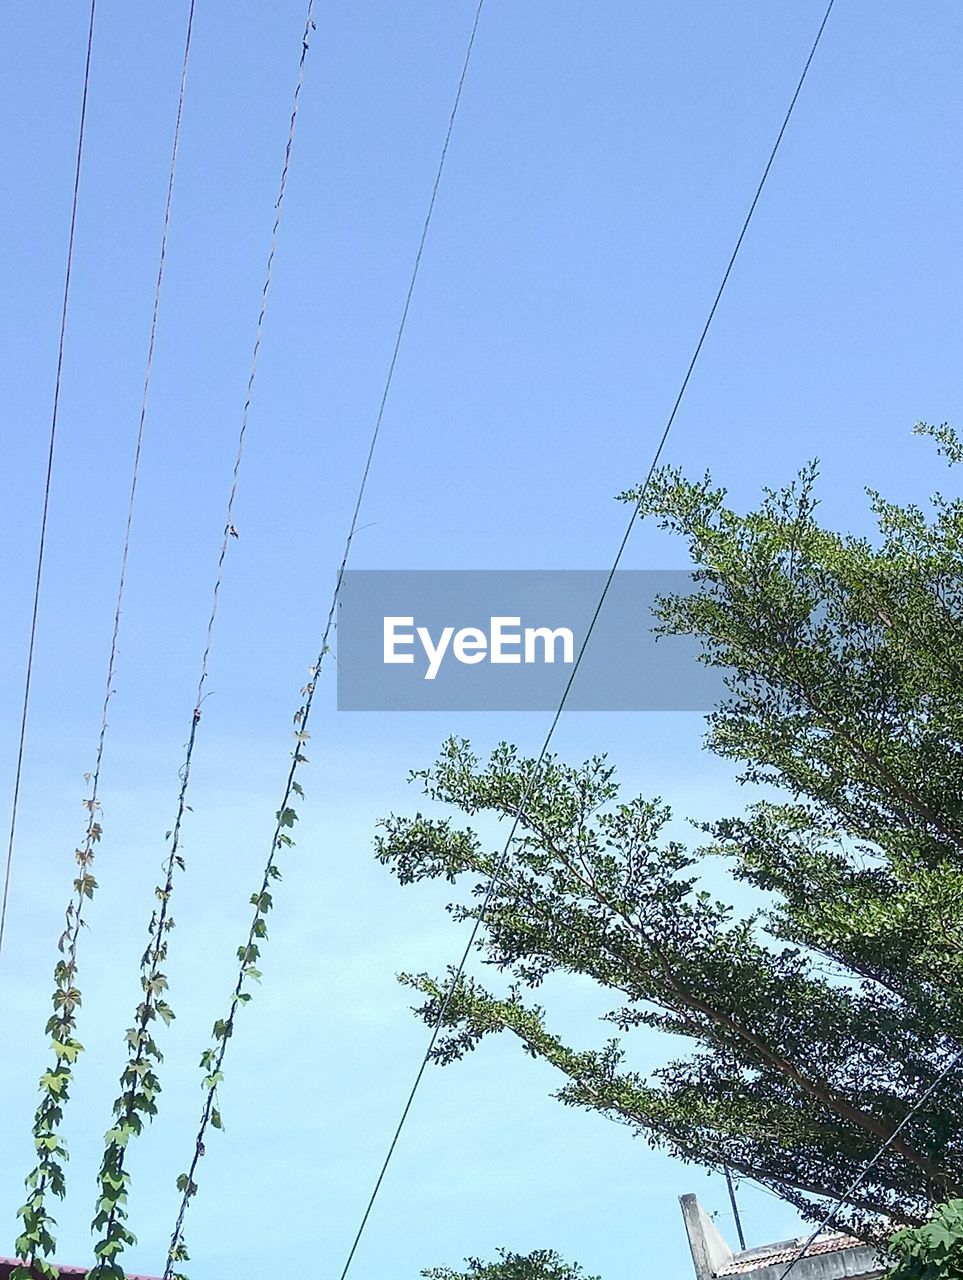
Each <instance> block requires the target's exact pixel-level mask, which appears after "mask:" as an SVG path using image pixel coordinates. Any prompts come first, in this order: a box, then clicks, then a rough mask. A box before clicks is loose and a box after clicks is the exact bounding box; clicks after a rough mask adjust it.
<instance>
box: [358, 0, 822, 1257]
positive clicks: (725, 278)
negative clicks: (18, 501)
mask: <svg viewBox="0 0 963 1280" xmlns="http://www.w3.org/2000/svg"><path fill="white" fill-rule="evenodd" d="M835 3H836V0H829V4H828V5H827V7H826V11H825V13H824V14H823V18H822V21H821V22H820V24H819V29H818V30H817V32H816V37H815V39H814V41H813V43H812V47H811V48H810V50H809V55H808V57H807V58H806V61H805V63H804V65H803V69H802V73H801V74H800V76H799V80H798V82H797V84H796V88H795V91H794V93H793V95H792V98H791V99H790V102H789V106H788V108H787V110H786V114H785V116H784V118H783V121H782V125H781V126H780V129H779V132H778V134H777V135H776V140H775V142H774V143H773V146H772V150H771V151H770V153H769V158H768V160H767V161H766V165H765V168H764V169H763V172H762V177H761V178H760V179H759V184H758V186H757V187H756V191H755V194H754V196H753V198H752V201H751V203H750V205H749V211H748V213H747V214H746V217H745V221H744V222H743V224H742V228H741V230H740V231H739V235H738V236H737V238H736V242H735V246H734V248H733V250H732V253H731V254H730V257H729V261H728V263H727V264H726V268H725V271H724V272H723V275H722V280H721V283H720V284H719V287H718V289H717V291H716V294H715V297H714V298H713V301H712V305H711V307H710V308H709V313H708V316H707V317H706V321H705V324H704V325H703V327H702V331H701V333H700V334H699V340H698V342H697V343H696V345H695V350H694V351H693V353H692V358H691V359H690V361H689V364H688V367H687V368H686V371H685V375H684V377H683V379H682V383H681V385H680V387H679V391H678V393H677V395H676V397H675V400H674V402H673V404H672V408H671V410H670V412H669V416H668V419H667V421H666V424H665V427H664V429H663V431H662V435H661V437H660V439H659V442H658V445H657V447H656V450H655V453H654V455H653V458H652V462H651V465H650V466H649V470H648V472H647V474H646V477H645V481H644V482H643V484H642V487H641V489H640V490H639V496H638V498H637V499H636V502H635V505H634V507H633V508H632V514H631V516H630V517H629V521H628V524H627V526H626V529H625V533H624V534H623V535H622V540H621V542H620V543H619V547H618V550H617V551H616V554H615V559H614V560H613V562H612V567H611V569H610V570H609V572H608V574H607V576H606V579H605V582H604V584H603V587H602V591H601V593H600V595H599V599H598V602H597V604H596V606H595V609H594V611H593V613H592V616H591V619H590V620H589V625H588V628H587V630H586V632H585V636H584V637H583V639H582V643H581V645H580V647H579V650H578V653H577V654H576V656H575V662H574V663H573V665H572V670H571V671H570V673H569V676H568V679H567V680H566V682H565V687H564V689H563V691H562V696H561V699H560V700H559V704H558V708H557V709H556V711H555V714H554V716H553V717H552V721H551V723H550V725H549V728H548V732H547V733H546V735H545V739H544V741H543V743H542V747H541V750H540V751H539V754H538V757H537V759H536V760H535V763H534V765H533V767H532V770H531V772H530V774H529V777H528V781H527V783H526V785H525V790H524V792H523V794H522V798H521V800H520V801H519V804H518V807H517V809H516V811H515V816H514V819H513V821H512V826H511V830H510V831H509V833H508V838H507V840H506V841H505V846H504V848H503V849H502V852H501V854H500V855H499V858H498V862H497V863H496V865H495V868H494V870H493V871H492V875H491V879H490V881H489V884H488V889H487V890H486V893H485V897H484V898H483V900H482V905H481V908H480V910H479V912H478V915H477V916H476V918H475V923H474V925H473V926H472V929H471V932H470V934H469V936H468V941H467V942H466V943H465V947H464V950H463V951H462V954H461V958H460V959H459V961H458V965H457V967H456V968H455V971H454V973H453V975H452V978H451V982H450V983H449V985H448V988H447V990H446V992H445V995H444V998H443V999H442V1002H441V1005H440V1007H439V1010H438V1016H437V1018H436V1019H435V1023H434V1026H433V1028H432V1032H431V1036H430V1037H429V1040H428V1047H427V1048H426V1050H425V1053H424V1057H423V1058H422V1060H421V1064H420V1065H419V1067H418V1070H417V1072H416V1073H415V1078H414V1082H413V1083H412V1086H411V1089H410V1091H409V1093H408V1097H407V1100H406V1101H405V1104H404V1107H403V1108H402V1112H401V1118H400V1119H399V1121H398V1124H397V1127H396V1128H395V1131H394V1133H393V1135H392V1138H391V1141H390V1142H389V1144H388V1150H387V1153H386V1155H385V1158H384V1161H383V1162H382V1165H381V1168H380V1170H379V1172H378V1175H377V1177H376V1179H375V1183H374V1187H373V1188H372V1191H371V1195H370V1196H369V1199H368V1203H367V1205H366V1207H365V1210H364V1213H363V1214H362V1217H361V1222H360V1225H359V1227H358V1230H357V1232H356V1234H355V1237H354V1240H353V1241H352V1244H351V1248H350V1250H349V1252H348V1256H347V1259H346V1261H345V1264H344V1268H343V1270H342V1272H341V1277H340V1280H346V1277H347V1275H348V1272H349V1270H350V1268H351V1264H352V1261H353V1260H354V1256H355V1254H356V1252H357V1249H358V1245H359V1244H360V1242H361V1238H362V1236H363V1235H364V1231H365V1228H366V1227H367V1224H368V1220H369V1218H370V1216H371V1211H372V1209H373V1208H374V1204H375V1201H376V1200H377V1198H378V1194H379V1192H380V1190H381V1186H382V1183H383V1182H384V1178H385V1174H386V1173H387V1171H388V1166H389V1165H390V1163H391V1159H392V1157H393V1155H394V1153H395V1148H396V1147H397V1145H398V1141H399V1139H400V1137H401V1134H402V1131H403V1130H404V1127H405V1124H406V1123H407V1120H408V1116H409V1114H410V1112H411V1108H412V1105H413V1104H414V1101H415V1097H416V1095H417V1093H418V1089H419V1088H420V1086H421V1081H422V1078H423V1076H424V1074H425V1071H426V1070H427V1068H428V1064H429V1062H430V1061H431V1057H432V1054H433V1052H434V1048H435V1044H436V1042H437V1040H438V1036H439V1034H440V1032H441V1028H442V1025H443V1024H444V1020H445V1015H446V1014H447V1012H448V1008H449V1005H450V1004H451V1001H452V998H453V996H454V993H455V991H456V989H457V987H458V983H459V982H460V981H461V978H462V975H463V974H464V971H465V966H466V965H467V963H468V958H469V956H470V955H471V952H472V948H473V947H474V945H475V940H476V938H477V937H478V933H479V931H480V929H481V927H482V925H483V924H484V922H485V919H486V916H487V913H488V909H489V907H490V906H491V902H492V899H493V897H494V893H495V888H496V886H497V884H498V881H499V879H500V878H501V873H502V870H503V868H504V866H505V863H506V861H507V859H508V855H509V852H510V851H511V847H512V844H513V842H514V839H515V834H516V832H517V831H518V827H519V824H520V823H521V819H522V815H523V813H524V812H525V809H526V806H527V805H528V802H529V800H530V798H531V796H532V793H533V791H534V789H535V784H536V782H537V780H538V777H539V775H540V773H541V769H542V765H543V764H544V762H545V758H546V756H547V755H548V751H549V748H550V746H551V744H552V739H553V738H554V736H555V730H556V729H557V727H558V723H559V721H560V720H561V718H562V713H563V712H564V710H565V706H566V703H567V702H568V697H569V694H570V692H571V690H572V686H573V684H574V683H575V678H576V676H577V675H578V671H579V667H580V666H581V664H582V659H583V657H584V656H585V652H586V649H587V648H588V645H589V642H590V641H591V639H592V634H593V632H594V631H595V626H596V623H597V622H598V619H599V615H600V614H601V612H602V609H603V607H604V605H605V601H606V598H607V597H608V593H609V590H610V588H611V586H612V582H613V580H614V578H615V575H616V572H617V571H618V567H619V565H620V564H621V562H622V557H623V555H624V553H625V549H626V547H627V546H628V542H629V538H630V537H631V534H632V530H633V529H634V528H635V524H636V522H637V520H638V519H639V516H640V513H641V510H642V504H643V502H644V501H645V497H646V494H647V492H648V489H649V486H650V484H651V483H652V478H653V476H654V475H655V471H656V468H657V466H658V465H659V460H660V459H661V457H662V453H663V450H664V449H665V445H666V443H667V441H668V439H669V435H670V433H671V431H672V427H673V425H674V423H675V419H676V416H677V414H678V412H679V406H680V405H681V404H682V400H683V398H684V396H685V393H686V391H687V389H688V386H689V382H690V380H691V378H692V374H693V372H694V370H695V367H696V364H697V363H698V360H699V356H700V355H701V353H702V348H703V346H704V345H705V341H706V338H707V337H708V334H709V330H710V328H711V327H712V322H713V320H714V319H715V315H716V311H717V310H718V308H719V304H720V302H721V301H722V296H723V294H724V293H725V291H726V286H727V285H728V283H729V277H730V276H731V274H732V269H733V267H734V266H735V264H736V259H737V258H738V256H739V252H740V250H741V248H742V244H743V241H744V240H745V238H746V234H747V232H748V230H749V226H750V223H751V222H752V219H753V216H754V214H755V212H756V207H757V205H758V204H759V200H760V198H761V196H762V193H763V189H764V188H765V186H766V182H767V180H768V178H769V173H770V171H771V169H772V166H773V164H774V162H775V159H776V156H777V154H778V153H779V149H780V147H781V145H782V140H783V137H784V135H785V133H786V129H787V128H788V126H789V121H790V120H791V118H792V115H793V112H794V111H795V109H796V103H797V102H798V100H799V95H800V94H801V93H802V88H803V85H804V84H805V82H806V77H807V76H808V74H809V69H810V67H811V66H812V63H813V59H814V58H815V56H816V51H817V50H818V48H819V45H820V42H821V41H822V37H823V32H824V31H825V29H826V24H827V23H828V22H829V17H830V14H831V13H832V11H833V7H834V5H835Z"/></svg>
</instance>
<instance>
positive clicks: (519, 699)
mask: <svg viewBox="0 0 963 1280" xmlns="http://www.w3.org/2000/svg"><path fill="white" fill-rule="evenodd" d="M607 577H608V573H607V571H605V570H592V569H584V570H583V569H572V570H567V569H566V570H530V569H516V570H495V569H491V570H490V569H472V570H464V571H461V570H441V569H439V570H370V569H364V570H349V571H348V572H347V573H345V575H344V581H343V583H342V587H341V595H340V603H339V609H338V640H337V667H338V709H339V710H340V711H552V710H554V709H555V708H556V707H557V706H558V703H559V700H560V699H561V696H562V693H563V691H564V689H565V686H566V684H567V682H568V681H569V679H570V677H571V675H572V671H573V667H574V665H575V662H576V659H577V658H578V654H579V651H580V648H581V646H582V642H583V640H584V638H585V634H586V632H587V630H588V627H589V623H590V621H591V618H592V615H593V613H594V612H595V609H596V606H597V604H598V600H599V597H600V595H601V593H602V589H603V587H604V585H605V581H606V578H607ZM693 590H695V584H694V583H693V580H692V576H691V574H690V573H688V572H686V571H684V570H648V569H646V570H631V569H629V570H625V571H622V572H619V573H617V574H616V575H615V577H614V578H613V580H612V584H611V586H610V588H609V591H608V595H607V597H606V600H605V604H604V606H603V608H602V610H601V613H600V614H599V618H598V621H597V622H596V624H595V628H594V630H593V632H592V635H591V638H590V640H589V644H588V647H587V649H586V651H585V655H584V657H583V658H582V661H581V663H580V664H579V666H578V671H577V673H576V675H575V678H574V681H573V682H572V687H571V690H570V693H569V696H568V699H567V701H566V709H568V710H572V711H709V710H711V708H712V707H713V706H715V705H716V704H717V703H718V702H719V700H720V699H721V698H722V697H723V696H724V695H725V687H724V685H723V673H722V672H721V671H720V670H718V669H717V668H709V667H706V666H705V664H703V663H701V662H699V661H698V655H699V652H700V645H699V642H698V641H697V640H695V639H693V638H691V637H688V636H659V637H657V636H656V635H655V633H654V627H655V625H656V620H655V618H654V617H653V613H652V607H653V604H654V602H655V600H656V599H657V598H658V597H659V596H666V595H678V594H688V593H691V592H692V591H693Z"/></svg>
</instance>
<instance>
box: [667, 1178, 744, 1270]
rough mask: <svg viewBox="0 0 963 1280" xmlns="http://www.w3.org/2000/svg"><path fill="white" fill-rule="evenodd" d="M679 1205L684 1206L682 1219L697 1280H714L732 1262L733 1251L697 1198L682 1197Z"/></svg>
mask: <svg viewBox="0 0 963 1280" xmlns="http://www.w3.org/2000/svg"><path fill="white" fill-rule="evenodd" d="M679 1203H680V1204H681V1205H682V1217H683V1218H684V1219H685V1229H686V1234H687V1235H688V1237H689V1249H690V1251H691V1253H692V1264H693V1266H694V1267H695V1273H696V1280H713V1277H714V1276H716V1275H718V1273H719V1272H720V1271H721V1270H722V1268H723V1267H724V1266H726V1265H728V1263H730V1262H731V1261H732V1258H733V1253H732V1250H731V1249H730V1248H729V1246H728V1245H727V1244H726V1242H725V1240H723V1238H722V1236H721V1235H720V1234H719V1232H718V1231H717V1230H716V1224H715V1223H714V1222H713V1221H712V1219H711V1218H710V1217H709V1215H708V1214H707V1213H706V1211H705V1209H703V1207H702V1205H701V1204H700V1203H699V1201H698V1200H697V1199H696V1197H695V1196H680V1198H679Z"/></svg>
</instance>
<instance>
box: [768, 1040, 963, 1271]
mask: <svg viewBox="0 0 963 1280" xmlns="http://www.w3.org/2000/svg"><path fill="white" fill-rule="evenodd" d="M961 1062H963V1050H960V1052H959V1053H957V1054H955V1055H954V1057H953V1058H951V1059H950V1063H949V1065H948V1066H947V1067H946V1068H944V1070H943V1071H941V1072H940V1074H939V1075H938V1076H937V1077H936V1079H935V1080H934V1081H933V1083H932V1084H931V1085H930V1086H929V1088H928V1089H926V1090H925V1092H924V1093H923V1094H921V1095H920V1097H919V1098H918V1099H917V1101H916V1102H915V1104H914V1105H913V1106H912V1107H911V1108H910V1110H909V1111H908V1112H907V1113H906V1115H905V1116H904V1117H903V1119H902V1120H901V1121H900V1122H899V1124H898V1125H897V1126H896V1128H895V1129H894V1130H893V1132H892V1133H891V1134H890V1135H889V1137H888V1138H887V1139H886V1141H885V1142H884V1143H883V1145H882V1146H881V1147H880V1149H879V1150H878V1151H877V1152H876V1154H875V1155H874V1156H873V1158H872V1160H870V1161H868V1163H867V1164H865V1165H864V1166H863V1168H862V1169H861V1170H860V1171H859V1173H858V1174H857V1175H856V1177H855V1178H854V1179H853V1181H852V1182H851V1183H850V1185H849V1186H848V1187H847V1188H846V1191H845V1192H844V1194H843V1195H842V1196H840V1197H839V1199H838V1200H836V1201H835V1202H834V1204H833V1206H832V1208H831V1209H830V1210H829V1211H828V1212H827V1213H826V1214H825V1215H824V1216H823V1218H822V1220H821V1221H820V1223H819V1226H818V1227H816V1229H815V1230H814V1231H813V1232H811V1233H810V1235H809V1236H808V1237H807V1238H806V1240H805V1241H804V1242H803V1244H802V1246H801V1248H800V1249H799V1252H798V1253H797V1254H796V1256H795V1257H794V1258H793V1259H792V1260H791V1262H790V1263H789V1265H788V1266H787V1267H786V1270H785V1271H784V1272H783V1273H782V1275H781V1276H780V1277H779V1280H786V1277H787V1276H788V1275H789V1273H790V1272H791V1271H792V1270H793V1268H794V1267H795V1266H796V1263H797V1262H802V1260H803V1258H805V1256H806V1254H807V1253H808V1252H809V1250H810V1249H811V1248H812V1246H813V1245H814V1244H815V1242H816V1240H817V1239H818V1238H819V1236H821V1235H822V1233H823V1232H824V1231H825V1230H826V1228H827V1227H828V1226H829V1224H830V1223H831V1222H832V1220H833V1218H835V1216H836V1214H837V1213H838V1212H839V1210H840V1209H841V1208H842V1207H843V1205H844V1204H845V1203H846V1202H847V1201H848V1200H849V1198H850V1196H851V1195H852V1194H853V1192H854V1191H856V1190H857V1188H858V1187H859V1185H860V1183H861V1182H862V1181H863V1179H864V1178H865V1177H866V1175H867V1174H868V1173H869V1172H870V1171H871V1170H872V1169H874V1168H875V1167H876V1165H877V1164H878V1163H879V1161H880V1160H881V1159H882V1157H883V1156H884V1155H885V1154H886V1152H887V1151H888V1150H889V1149H890V1147H891V1146H892V1145H893V1143H894V1142H895V1141H896V1139H897V1138H898V1137H899V1135H900V1134H901V1133H902V1132H903V1130H904V1129H905V1128H906V1126H907V1125H908V1124H909V1122H910V1121H911V1120H912V1119H913V1117H914V1116H915V1115H916V1113H917V1112H918V1111H919V1110H920V1108H921V1107H923V1106H924V1105H925V1104H926V1103H927V1102H928V1101H929V1099H930V1098H931V1097H932V1096H933V1094H934V1093H935V1092H936V1090H937V1089H938V1088H939V1086H940V1085H941V1084H942V1083H943V1081H944V1080H945V1079H946V1078H947V1076H949V1075H950V1073H951V1072H953V1071H955V1070H956V1068H957V1067H958V1066H959V1065H960V1063H961Z"/></svg>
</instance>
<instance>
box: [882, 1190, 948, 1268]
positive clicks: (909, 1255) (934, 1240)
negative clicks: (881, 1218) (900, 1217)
mask: <svg viewBox="0 0 963 1280" xmlns="http://www.w3.org/2000/svg"><path fill="white" fill-rule="evenodd" d="M890 1249H891V1252H892V1253H893V1255H894V1256H895V1257H896V1258H898V1259H899V1262H898V1264H897V1265H896V1267H894V1269H893V1270H892V1271H891V1272H890V1273H889V1276H888V1280H959V1277H960V1276H961V1275H963V1200H951V1201H950V1202H949V1203H948V1204H944V1205H941V1207H940V1208H939V1209H938V1210H937V1211H936V1213H935V1214H934V1215H933V1217H932V1218H931V1219H930V1221H929V1222H927V1223H926V1224H925V1225H924V1226H922V1227H913V1228H906V1229H904V1230H903V1231H897V1233H896V1234H895V1235H894V1236H893V1238H892V1240H891V1241H890Z"/></svg>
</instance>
